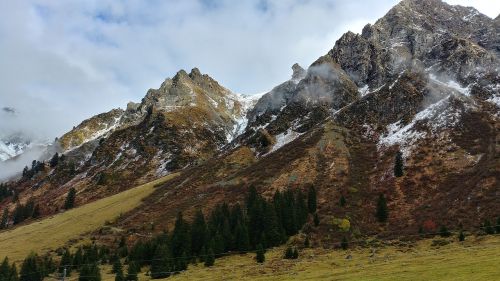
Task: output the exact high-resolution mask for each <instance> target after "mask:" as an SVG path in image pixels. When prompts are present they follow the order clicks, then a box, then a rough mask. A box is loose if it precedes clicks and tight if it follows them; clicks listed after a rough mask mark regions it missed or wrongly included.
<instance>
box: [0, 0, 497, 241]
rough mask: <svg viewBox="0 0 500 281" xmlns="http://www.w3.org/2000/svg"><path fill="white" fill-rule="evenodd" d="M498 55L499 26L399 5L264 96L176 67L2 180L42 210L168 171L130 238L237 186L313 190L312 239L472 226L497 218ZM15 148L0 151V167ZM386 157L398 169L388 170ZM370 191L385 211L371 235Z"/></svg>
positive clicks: (425, 4) (133, 220) (445, 8)
mask: <svg viewBox="0 0 500 281" xmlns="http://www.w3.org/2000/svg"><path fill="white" fill-rule="evenodd" d="M499 57H500V17H497V18H496V19H491V18H489V17H487V16H485V15H482V14H481V13H479V12H478V11H477V10H475V9H474V8H470V7H461V6H452V5H448V4H446V3H444V2H441V1H439V0H403V1H401V2H400V3H399V4H397V5H396V6H395V7H394V8H392V9H391V10H390V11H389V12H388V13H387V14H386V15H385V16H384V17H382V18H381V19H379V20H378V21H376V22H375V23H374V24H368V25H366V26H365V27H364V28H363V31H362V33H361V34H355V33H352V32H347V33H345V34H344V35H343V36H342V37H341V38H340V39H338V41H337V42H335V45H334V46H333V47H332V49H331V50H330V51H328V52H327V53H326V54H324V55H323V56H321V57H319V58H318V59H317V60H316V61H315V62H313V63H312V64H311V65H310V66H309V67H308V68H307V69H303V68H302V67H301V66H299V65H298V64H295V65H293V66H292V75H291V77H290V80H288V81H285V82H283V83H282V84H280V85H277V86H276V87H275V88H273V89H272V90H271V91H270V92H268V93H265V94H263V95H262V96H251V97H245V96H242V95H238V94H236V93H233V92H232V91H231V90H229V89H227V88H225V87H224V86H222V85H220V84H219V83H218V82H217V81H216V80H215V79H213V78H211V77H210V76H208V75H207V74H202V73H201V72H200V70H198V69H197V68H194V69H192V70H191V71H190V72H189V73H188V72H186V71H184V70H180V71H179V72H177V73H176V74H175V75H174V76H173V77H172V78H168V79H166V80H165V81H164V82H163V83H162V84H161V85H160V87H159V88H158V89H150V90H148V91H147V93H146V95H145V97H144V98H143V99H142V100H141V102H140V103H132V102H131V103H129V104H128V105H127V108H126V109H113V110H111V111H109V112H106V113H102V114H99V115H96V116H94V117H92V118H90V119H87V120H85V121H83V122H82V123H80V124H79V125H77V126H75V127H74V128H73V129H72V130H71V131H69V132H67V133H66V134H64V135H63V136H61V137H59V138H58V139H57V140H56V141H55V142H54V143H53V144H51V145H50V146H49V148H48V150H47V153H46V154H45V156H44V157H43V158H42V159H38V160H40V161H45V162H44V163H43V164H42V166H43V168H36V171H34V173H31V174H29V175H28V176H27V175H26V174H25V175H23V176H19V177H18V178H16V179H13V180H11V181H9V182H8V186H9V187H10V188H11V189H12V190H14V191H15V193H16V194H17V195H18V196H19V198H20V199H21V201H22V202H26V201H27V200H28V199H32V200H35V201H36V202H38V203H39V205H40V213H41V215H42V216H49V215H52V214H55V213H57V212H59V211H60V207H61V205H62V204H63V202H64V200H65V198H66V194H67V192H68V190H69V189H70V188H75V189H76V191H77V197H76V201H77V204H84V203H87V202H91V201H94V200H96V199H99V198H104V197H107V196H110V195H112V194H116V193H119V192H121V191H124V190H127V189H129V188H131V187H134V186H136V185H138V184H141V183H145V182H149V181H151V180H153V179H156V178H158V177H160V176H164V175H167V174H170V173H174V172H179V173H180V175H179V176H178V177H176V178H174V179H172V180H170V181H168V182H166V183H164V184H162V185H160V186H158V187H157V188H156V190H155V192H154V193H153V194H152V195H151V196H149V197H148V198H147V199H146V201H145V202H144V204H142V205H140V206H139V207H137V208H136V209H134V210H133V211H131V212H129V213H126V214H124V215H123V216H121V218H120V219H119V220H117V221H116V222H114V226H115V227H117V228H120V229H123V230H127V231H130V232H134V233H137V232H148V231H149V230H145V229H139V228H137V225H143V224H145V223H154V224H155V225H159V226H164V227H168V226H171V225H172V223H173V220H174V219H175V216H176V214H177V212H178V211H183V212H184V213H185V214H186V216H188V217H190V216H192V215H193V214H194V212H195V210H196V209H198V208H203V209H206V210H210V209H211V208H213V207H214V206H215V205H216V204H218V203H221V202H223V201H226V202H237V201H243V200H244V198H245V195H246V193H247V191H248V189H249V188H250V187H255V188H256V189H257V190H258V192H259V193H261V194H263V195H264V196H266V197H269V198H270V197H272V196H273V194H274V193H275V192H276V191H278V190H286V189H288V188H292V189H302V190H307V189H308V188H309V187H311V186H313V187H314V188H315V189H316V190H317V192H318V214H319V217H320V218H321V221H320V224H319V227H317V228H314V229H309V230H308V231H309V233H310V235H311V237H312V239H314V240H315V241H319V242H323V243H328V242H331V241H336V240H338V239H339V236H336V235H335V233H337V232H338V231H339V230H338V229H337V228H335V223H334V222H335V221H337V220H338V219H343V218H348V219H349V221H350V225H351V229H352V231H351V232H350V233H349V235H351V236H353V237H357V236H362V235H370V234H378V235H380V236H382V237H383V236H386V237H389V236H393V235H395V233H397V235H405V234H412V233H416V232H417V230H418V229H419V228H420V227H421V226H422V225H423V224H424V223H425V222H426V221H429V220H431V221H433V222H435V223H436V224H446V225H454V226H458V225H463V226H464V227H472V226H477V225H478V224H479V223H480V222H481V221H482V220H483V219H485V218H490V217H494V216H497V215H499V214H498V206H499V205H500V197H499V196H498V193H499V191H500V160H499V159H500V158H499V148H500V134H499V133H498V132H499V131H500V122H499V121H500V114H499V112H500V59H499ZM27 146H29V143H24V142H23V141H19V142H15V141H9V142H4V143H0V157H1V158H0V159H1V160H7V159H8V158H11V157H14V156H16V155H17V154H19V153H21V152H22V150H23V149H25V147H27ZM54 152H57V153H58V154H57V155H55V156H54V155H53V153H54ZM62 155H64V156H63V157H62ZM398 155H401V157H402V160H403V163H404V174H403V176H396V175H395V174H394V166H395V161H396V160H395V159H397V158H398ZM54 159H57V160H54ZM50 160H52V161H50ZM54 163H55V164H54ZM35 164H36V163H35ZM35 164H34V166H32V167H28V169H35V166H36V165H35ZM21 172H22V171H21V170H20V171H19V174H21ZM380 194H384V196H385V197H386V198H387V200H388V206H389V209H390V216H389V220H388V224H386V225H385V226H383V227H381V226H380V224H379V223H378V222H377V219H376V217H375V216H374V212H375V209H376V204H377V198H378V196H379V195H380ZM341 198H344V200H345V201H346V202H347V203H346V207H345V208H339V203H338V202H339V200H340V199H341ZM0 206H1V207H2V208H8V209H11V210H12V209H13V208H14V207H15V204H14V203H12V200H9V199H4V200H3V201H2V202H1V204H0ZM138 214H140V215H138ZM158 229H161V227H159V228H158ZM325 234H328V235H325ZM103 235H104V234H103ZM319 242H318V243H319Z"/></svg>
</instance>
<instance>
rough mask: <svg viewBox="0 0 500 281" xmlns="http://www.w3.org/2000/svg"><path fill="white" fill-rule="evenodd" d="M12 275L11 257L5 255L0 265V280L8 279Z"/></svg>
mask: <svg viewBox="0 0 500 281" xmlns="http://www.w3.org/2000/svg"><path fill="white" fill-rule="evenodd" d="M9 277H10V265H9V259H8V258H7V257H5V258H4V259H3V262H2V264H1V265H0V280H8V279H9Z"/></svg>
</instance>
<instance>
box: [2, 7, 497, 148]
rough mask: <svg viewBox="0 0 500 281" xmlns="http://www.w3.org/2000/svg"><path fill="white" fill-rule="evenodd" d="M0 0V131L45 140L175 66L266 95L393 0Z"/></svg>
mask: <svg viewBox="0 0 500 281" xmlns="http://www.w3.org/2000/svg"><path fill="white" fill-rule="evenodd" d="M450 1H451V0H450ZM0 2H1V3H0V38H1V39H0V40H1V44H0V61H1V62H2V64H1V66H0V107H13V108H15V109H16V112H17V113H16V115H15V116H14V117H12V118H9V121H8V122H5V121H4V120H6V119H3V120H1V121H0V135H1V133H2V131H12V130H13V129H19V130H23V131H31V132H32V133H34V134H38V135H43V136H45V137H50V138H53V137H55V136H58V135H61V134H62V133H63V132H65V131H67V130H68V129H70V128H71V127H72V126H73V125H76V124H77V123H78V122H80V121H81V120H82V119H83V118H86V117H89V116H92V115H94V114H96V113H99V112H103V111H107V110H109V109H111V108H114V107H119V106H122V107H123V106H124V105H125V104H126V102H127V101H129V100H134V101H139V100H140V99H141V98H142V97H143V96H144V94H145V93H146V90H147V89H148V88H152V87H158V86H159V85H160V84H161V82H162V81H163V80H164V79H165V78H166V77H167V76H173V75H174V74H175V72H176V71H177V70H179V69H181V68H183V69H186V70H189V69H191V68H192V67H195V66H196V67H199V68H200V69H201V71H202V72H204V73H208V74H210V75H211V76H212V77H214V78H215V79H217V80H218V81H220V82H221V83H222V84H223V85H224V86H226V87H228V88H230V89H231V90H233V91H236V92H240V93H245V94H251V93H258V92H263V91H265V90H268V89H270V88H272V87H273V86H275V85H276V84H278V83H280V82H281V81H283V80H285V79H288V78H289V75H290V74H291V73H290V67H291V65H292V64H293V63H295V62H299V63H300V64H302V65H303V66H307V65H309V64H310V63H312V62H313V61H314V60H315V59H316V58H318V57H319V56H321V55H323V54H325V53H326V52H327V51H328V50H329V49H330V48H331V47H332V46H333V45H334V42H335V40H337V39H338V38H339V37H340V36H341V35H342V34H343V33H344V32H346V31H347V30H352V31H355V32H360V31H361V28H362V27H363V26H364V25H365V24H366V23H368V22H371V23H373V22H374V21H375V20H376V19H378V18H380V17H381V16H383V15H384V14H385V13H386V12H387V11H388V10H389V9H390V8H391V7H392V6H393V5H395V4H396V3H397V1H396V0H382V1H351V0H330V1H329V0H317V1H311V0H280V1H266V0H260V1H250V0H242V1H234V0H220V1H215V0H199V1H195V0H183V1H168V0H165V1H163V0H130V1H115V0H81V1H70V0H68V1H53V0H17V1H7V0H2V1H0ZM474 2H476V1H474ZM479 2H481V1H479ZM482 2H486V1H482ZM489 2H492V1H489ZM495 5H496V4H495Z"/></svg>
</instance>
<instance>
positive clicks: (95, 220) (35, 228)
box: [0, 174, 177, 261]
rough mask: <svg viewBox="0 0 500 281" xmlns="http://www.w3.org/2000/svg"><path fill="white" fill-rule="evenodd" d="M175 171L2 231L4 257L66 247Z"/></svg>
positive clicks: (138, 201)
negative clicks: (108, 195)
mask: <svg viewBox="0 0 500 281" xmlns="http://www.w3.org/2000/svg"><path fill="white" fill-rule="evenodd" d="M176 175H177V174H172V175H169V176H166V177H163V178H160V179H158V180H155V181H152V182H150V183H147V184H144V185H141V186H137V187H134V188H132V189H129V190H127V191H124V192H122V193H119V194H116V195H113V196H110V197H106V198H104V199H101V200H97V201H95V202H92V203H89V204H86V205H83V206H80V207H78V208H75V209H72V210H69V211H66V212H64V213H61V214H57V215H54V216H52V217H49V218H46V219H43V220H40V221H36V222H33V223H30V224H28V225H24V226H20V227H17V228H14V229H12V230H7V231H4V232H1V233H0V258H2V259H3V257H4V256H8V257H9V259H10V260H11V261H19V260H21V259H24V258H25V257H26V256H27V255H28V254H29V253H30V251H35V252H36V253H39V254H40V253H44V252H46V251H48V250H53V249H55V248H58V247H61V246H63V245H64V244H65V243H66V242H68V241H69V240H70V239H76V238H78V237H80V235H82V234H85V233H87V232H89V231H93V230H95V229H98V228H99V227H101V226H102V225H104V223H105V222H106V221H111V220H113V219H115V218H116V217H117V216H119V215H120V214H121V213H124V212H127V211H129V210H132V209H133V208H135V207H137V206H138V205H139V204H141V200H142V199H143V198H145V197H146V196H148V195H149V194H151V193H152V192H153V190H154V186H155V185H156V184H159V183H161V182H165V181H166V180H168V179H170V178H172V177H174V176H176Z"/></svg>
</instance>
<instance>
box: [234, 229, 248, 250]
mask: <svg viewBox="0 0 500 281" xmlns="http://www.w3.org/2000/svg"><path fill="white" fill-rule="evenodd" d="M235 232H236V233H235V244H236V250H238V251H240V252H246V251H248V250H249V249H250V241H249V239H248V229H247V227H246V225H245V224H244V223H238V225H237V226H236V231H235Z"/></svg>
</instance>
